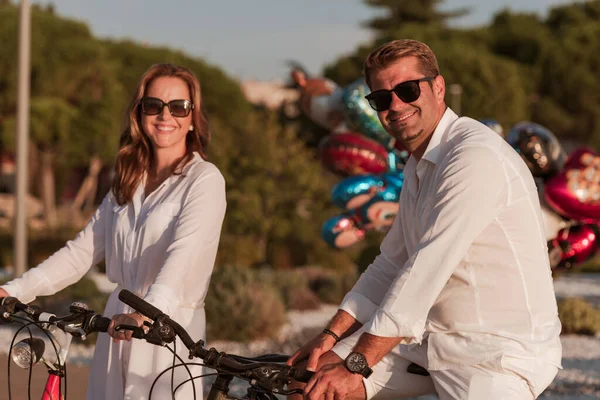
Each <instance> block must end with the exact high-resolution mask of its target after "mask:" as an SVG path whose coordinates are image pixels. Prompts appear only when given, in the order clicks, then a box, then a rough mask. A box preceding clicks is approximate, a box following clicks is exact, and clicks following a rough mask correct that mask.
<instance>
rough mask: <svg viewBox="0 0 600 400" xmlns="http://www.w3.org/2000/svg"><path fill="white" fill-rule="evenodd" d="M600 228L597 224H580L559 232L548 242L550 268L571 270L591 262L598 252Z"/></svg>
mask: <svg viewBox="0 0 600 400" xmlns="http://www.w3.org/2000/svg"><path fill="white" fill-rule="evenodd" d="M599 235H600V228H598V226H597V225H596V224H578V225H574V226H571V227H568V228H565V229H562V230H560V231H559V232H558V235H557V237H556V238H555V239H553V240H550V241H548V254H549V257H550V266H551V267H552V268H553V269H559V270H560V269H570V268H573V267H574V266H575V265H577V264H581V263H582V262H584V261H586V260H589V259H590V258H591V257H592V256H593V255H594V254H595V253H596V252H597V251H598V246H599V245H600V242H599V241H598V236H599Z"/></svg>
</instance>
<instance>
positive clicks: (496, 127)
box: [479, 118, 504, 137]
mask: <svg viewBox="0 0 600 400" xmlns="http://www.w3.org/2000/svg"><path fill="white" fill-rule="evenodd" d="M479 122H481V123H482V124H484V125H485V126H487V127H488V128H490V129H491V130H493V131H494V132H496V133H497V134H498V135H500V136H502V137H504V128H502V125H500V123H499V122H498V121H496V120H495V119H491V118H485V119H480V120H479Z"/></svg>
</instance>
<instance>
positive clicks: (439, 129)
mask: <svg viewBox="0 0 600 400" xmlns="http://www.w3.org/2000/svg"><path fill="white" fill-rule="evenodd" d="M457 119H458V115H456V113H455V112H454V111H452V110H451V109H450V107H446V111H445V112H444V115H443V116H442V119H440V122H439V123H438V125H437V126H436V128H435V130H434V131H433V135H431V139H430V140H429V144H428V145H427V148H426V149H425V153H424V154H423V157H422V159H425V160H427V161H429V162H432V163H434V164H437V163H438V161H439V159H440V144H441V142H442V138H443V137H444V133H446V131H447V130H448V128H449V127H450V125H451V124H452V123H453V122H454V121H455V120H457Z"/></svg>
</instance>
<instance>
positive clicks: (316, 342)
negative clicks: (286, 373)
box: [286, 333, 335, 371]
mask: <svg viewBox="0 0 600 400" xmlns="http://www.w3.org/2000/svg"><path fill="white" fill-rule="evenodd" d="M334 345H335V339H334V338H333V336H331V335H327V334H325V333H320V334H319V335H317V337H315V338H314V339H312V340H311V341H310V342H308V343H306V344H305V345H304V346H302V347H301V348H300V350H298V351H297V352H295V353H294V354H293V355H292V356H291V357H290V359H289V360H287V362H286V364H287V365H290V366H292V365H294V364H296V363H299V362H300V361H303V360H306V359H307V358H308V362H307V364H306V369H307V370H309V371H316V370H317V365H318V364H319V358H320V357H321V356H322V355H323V354H325V353H327V352H328V351H329V350H331V349H332V348H333V346H334Z"/></svg>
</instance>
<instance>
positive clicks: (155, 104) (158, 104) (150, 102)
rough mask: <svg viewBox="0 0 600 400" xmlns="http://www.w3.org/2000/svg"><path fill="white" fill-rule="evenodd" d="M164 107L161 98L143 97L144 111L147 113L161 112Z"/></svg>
mask: <svg viewBox="0 0 600 400" xmlns="http://www.w3.org/2000/svg"><path fill="white" fill-rule="evenodd" d="M162 109H163V103H162V101H159V100H154V99H143V100H142V112H143V113H144V114H146V115H156V114H160V112H161V111H162Z"/></svg>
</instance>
